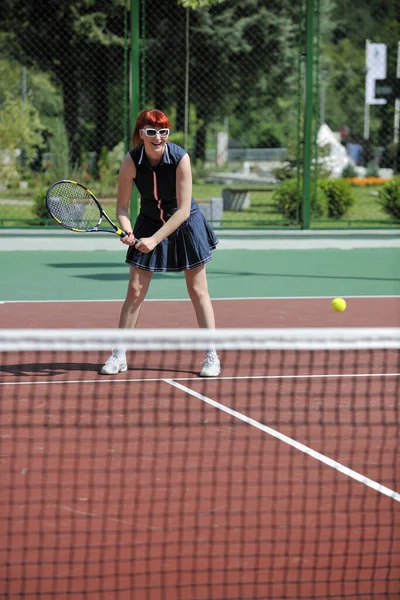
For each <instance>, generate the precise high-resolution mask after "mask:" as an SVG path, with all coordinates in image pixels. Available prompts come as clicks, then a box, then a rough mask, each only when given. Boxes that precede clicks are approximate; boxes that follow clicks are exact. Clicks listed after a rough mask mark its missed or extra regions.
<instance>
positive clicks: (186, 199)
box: [100, 109, 221, 377]
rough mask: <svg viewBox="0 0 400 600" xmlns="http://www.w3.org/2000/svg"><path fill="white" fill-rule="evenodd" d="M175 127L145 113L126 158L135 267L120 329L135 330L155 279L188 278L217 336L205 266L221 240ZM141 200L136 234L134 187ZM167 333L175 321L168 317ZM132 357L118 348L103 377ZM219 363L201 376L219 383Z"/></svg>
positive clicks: (211, 355) (197, 306) (210, 355)
mask: <svg viewBox="0 0 400 600" xmlns="http://www.w3.org/2000/svg"><path fill="white" fill-rule="evenodd" d="M170 128H171V125H170V121H169V119H168V117H167V115H165V114H164V113H163V112H161V111H160V110H157V109H151V110H144V111H142V112H141V113H140V115H139V116H138V118H137V121H136V125H135V128H134V131H133V136H132V140H133V149H132V150H131V151H130V152H128V154H127V155H126V156H125V158H124V160H123V162H122V165H121V168H120V172H119V177H118V193H117V219H118V223H119V225H120V227H121V229H123V230H124V231H126V232H127V234H128V235H127V236H126V237H124V238H121V241H122V243H123V244H125V245H127V246H129V248H128V250H127V254H126V263H128V264H129V265H130V277H129V284H128V290H127V295H126V298H125V302H124V304H123V306H122V310H121V314H120V319H119V327H120V328H132V327H135V326H136V323H137V320H138V318H139V313H140V309H141V306H142V303H143V300H144V299H145V297H146V294H147V291H148V289H149V285H150V281H151V278H152V275H153V273H154V272H159V271H162V272H177V271H183V272H184V274H185V278H186V286H187V290H188V293H189V296H190V299H191V301H192V304H193V307H194V310H195V313H196V318H197V323H198V325H199V327H202V328H208V329H215V317H214V310H213V306H212V303H211V299H210V296H209V293H208V283H207V276H206V263H207V262H208V261H209V260H211V258H212V250H214V249H215V248H216V246H217V244H218V240H217V238H216V236H215V234H214V232H213V230H212V229H211V227H210V225H209V224H208V222H207V221H206V219H205V218H204V216H203V214H202V213H201V211H200V209H199V207H198V205H197V203H196V201H195V200H194V198H193V197H192V170H191V164H190V157H189V155H188V153H187V152H186V150H184V149H183V148H181V147H180V146H177V145H176V144H173V143H171V142H169V141H168V136H169V133H170ZM134 184H136V186H137V189H138V190H139V193H140V212H139V215H138V217H137V219H136V222H135V225H134V227H133V228H132V225H131V220H130V217H129V204H130V199H131V195H132V190H133V186H134ZM164 323H165V326H166V327H167V326H168V314H165V315H164ZM127 368H128V367H127V362H126V352H125V349H124V348H123V347H119V348H114V349H113V351H112V354H111V356H110V357H109V358H108V359H107V361H106V362H105V364H104V365H103V367H102V368H101V371H100V373H102V374H106V375H114V374H117V373H119V372H121V371H126V370H127ZM220 370H221V368H220V361H219V358H218V356H217V353H216V351H215V349H214V348H210V349H209V350H208V351H207V355H206V358H205V360H204V362H203V366H202V369H201V372H200V375H201V376H203V377H216V376H218V375H219V373H220Z"/></svg>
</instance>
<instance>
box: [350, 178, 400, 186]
mask: <svg viewBox="0 0 400 600" xmlns="http://www.w3.org/2000/svg"><path fill="white" fill-rule="evenodd" d="M345 179H346V181H349V182H350V183H351V184H352V185H359V186H361V187H365V186H367V185H383V184H384V183H386V182H387V181H389V179H384V178H383V177H346V178H345Z"/></svg>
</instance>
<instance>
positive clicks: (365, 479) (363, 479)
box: [163, 379, 400, 502]
mask: <svg viewBox="0 0 400 600" xmlns="http://www.w3.org/2000/svg"><path fill="white" fill-rule="evenodd" d="M163 381H165V382H166V383H168V384H170V385H172V386H174V387H176V388H178V389H179V390H182V391H183V392H186V393H187V394H190V395H191V396H194V397H195V398H198V399H199V400H202V401H203V402H205V403H206V404H210V405H211V406H214V408H218V409H219V410H221V411H223V412H225V413H227V414H229V415H231V416H232V417H236V418H237V419H240V420H241V421H244V422H245V423H247V424H248V425H252V426H253V427H256V428H257V429H260V430H261V431H263V432H264V433H268V434H269V435H271V436H272V437H274V438H277V439H278V440H280V441H281V442H285V444H288V445H289V446H292V447H293V448H296V450H300V452H303V453H304V454H307V455H308V456H311V457H312V458H315V459H316V460H319V461H320V462H322V463H324V464H325V465H328V466H329V467H332V468H333V469H335V470H336V471H339V472H340V473H342V474H343V475H347V476H348V477H351V478H352V479H355V480H356V481H358V482H359V483H363V484H364V485H366V486H368V487H370V488H372V489H373V490H375V491H377V492H380V493H381V494H384V495H385V496H388V497H389V498H392V500H396V501H397V502H400V494H398V493H397V492H395V491H394V490H391V489H390V488H388V487H386V486H384V485H382V484H380V483H378V482H376V481H374V480H373V479H370V478H369V477H366V476H365V475H362V474H360V473H357V471H353V469H349V468H348V467H346V466H344V465H342V464H340V463H338V462H337V461H336V460H333V459H332V458H329V457H328V456H325V455H324V454H320V452H316V450H313V449H312V448H309V447H308V446H305V445H304V444H301V443H300V442H297V441H296V440H294V439H292V438H290V437H288V436H287V435H284V434H283V433H280V432H279V431H276V430H275V429H272V428H271V427H267V426H266V425H263V423H259V422H258V421H255V420H254V419H251V418H250V417H248V416H246V415H244V414H242V413H240V412H237V411H236V410H233V409H231V408H229V407H228V406H224V405H223V404H220V403H219V402H216V401H215V400H212V399H211V398H208V397H207V396H203V395H202V394H199V393H198V392H195V391H194V390H192V389H190V388H188V387H186V386H184V385H182V384H180V383H177V382H176V381H174V380H173V379H164V380H163Z"/></svg>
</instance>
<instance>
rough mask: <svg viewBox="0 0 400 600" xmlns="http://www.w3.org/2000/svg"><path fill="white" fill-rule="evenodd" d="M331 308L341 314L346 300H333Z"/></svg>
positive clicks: (344, 308)
mask: <svg viewBox="0 0 400 600" xmlns="http://www.w3.org/2000/svg"><path fill="white" fill-rule="evenodd" d="M331 306H332V308H333V310H334V311H335V312H343V311H344V310H346V300H343V298H334V299H333V300H332V302H331Z"/></svg>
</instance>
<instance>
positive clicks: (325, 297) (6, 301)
mask: <svg viewBox="0 0 400 600" xmlns="http://www.w3.org/2000/svg"><path fill="white" fill-rule="evenodd" d="M344 298H400V296H397V295H394V296H392V295H388V296H385V295H383V296H374V295H372V296H365V295H362V296H348V295H347V294H345V295H344ZM331 299H332V296H240V297H238V298H232V297H231V298H214V297H213V298H212V299H211V300H212V301H213V302H214V301H218V300H223V301H224V302H226V301H227V300H232V301H235V300H331ZM123 301H124V298H120V299H117V298H112V299H104V300H99V299H94V300H87V299H86V300H2V301H0V304H41V303H43V304H46V303H47V304H48V303H54V304H57V303H64V304H69V303H76V302H82V303H85V302H86V303H87V302H123ZM145 302H191V300H190V298H146V299H145Z"/></svg>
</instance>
